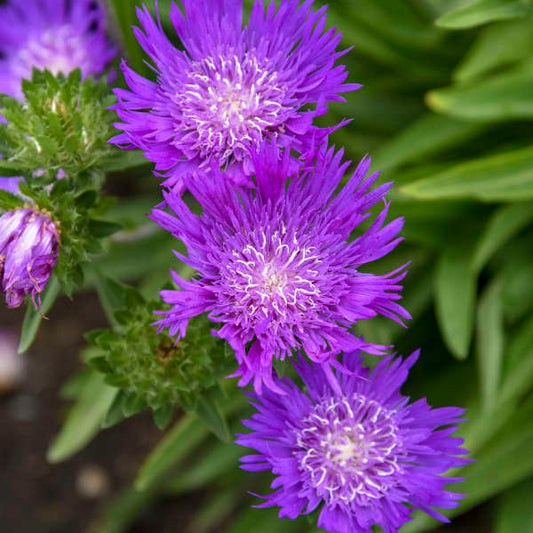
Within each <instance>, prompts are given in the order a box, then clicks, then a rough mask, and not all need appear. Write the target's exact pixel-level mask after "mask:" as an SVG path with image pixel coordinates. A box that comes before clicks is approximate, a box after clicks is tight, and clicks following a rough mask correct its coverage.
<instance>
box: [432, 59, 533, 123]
mask: <svg viewBox="0 0 533 533" xmlns="http://www.w3.org/2000/svg"><path fill="white" fill-rule="evenodd" d="M532 84H533V70H532V69H531V68H527V69H526V68H520V69H515V70H514V71H512V72H507V73H505V74H500V75H497V76H492V77H491V78H488V79H486V80H483V81H480V82H477V83H471V84H468V85H466V86H463V85H459V86H452V87H447V88H444V89H437V90H434V91H430V92H429V93H428V94H427V95H426V103H427V105H428V106H429V107H430V108H431V109H433V111H436V112H437V113H443V114H446V115H450V116H452V117H456V118H458V119H463V120H476V121H484V122H487V121H497V120H529V119H532V118H533V99H532V98H531V85H532Z"/></svg>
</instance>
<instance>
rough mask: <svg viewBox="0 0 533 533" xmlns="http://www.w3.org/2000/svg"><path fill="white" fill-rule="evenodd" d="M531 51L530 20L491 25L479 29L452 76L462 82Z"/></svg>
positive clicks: (532, 46)
mask: <svg viewBox="0 0 533 533" xmlns="http://www.w3.org/2000/svg"><path fill="white" fill-rule="evenodd" d="M532 53H533V31H531V20H530V19H526V20H516V21H511V22H502V23H499V24H492V25H490V26H488V27H487V28H484V29H483V31H482V32H480V34H479V37H478V38H477V40H476V42H475V43H474V44H473V45H472V47H471V49H470V50H469V51H468V53H467V54H466V57H465V58H464V59H463V61H462V62H461V63H460V64H459V67H457V69H456V70H455V72H454V74H453V77H454V79H455V80H457V81H459V82H462V83H464V82H467V81H470V80H473V79H474V78H478V77H479V76H481V75H483V74H486V73H487V72H490V71H492V70H495V69H497V68H501V67H503V66H505V65H511V64H513V63H517V62H519V61H521V60H522V59H526V58H529V57H531V54H532Z"/></svg>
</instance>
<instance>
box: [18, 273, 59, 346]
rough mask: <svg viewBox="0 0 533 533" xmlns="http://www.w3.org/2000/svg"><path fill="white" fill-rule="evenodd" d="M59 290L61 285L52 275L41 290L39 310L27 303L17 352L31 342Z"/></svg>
mask: <svg viewBox="0 0 533 533" xmlns="http://www.w3.org/2000/svg"><path fill="white" fill-rule="evenodd" d="M60 292H61V285H60V283H59V281H58V280H57V278H56V277H55V276H52V277H51V278H50V280H49V281H48V285H47V286H46V289H45V290H44V292H43V297H42V300H41V310H40V312H39V311H38V310H36V309H35V308H34V307H33V305H31V304H28V307H27V309H26V315H25V316H24V323H23V324H22V333H21V334H20V341H19V348H18V351H19V353H21V354H22V353H24V352H25V351H26V350H28V348H29V347H30V346H31V345H32V344H33V341H34V339H35V336H36V335H37V332H38V331H39V326H40V325H41V321H42V319H43V316H45V315H46V313H48V311H50V309H51V308H52V305H54V302H55V301H56V299H57V297H58V296H59V293H60Z"/></svg>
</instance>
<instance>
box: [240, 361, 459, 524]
mask: <svg viewBox="0 0 533 533" xmlns="http://www.w3.org/2000/svg"><path fill="white" fill-rule="evenodd" d="M417 358H418V352H415V353H414V354H412V355H411V356H410V357H409V358H408V359H407V360H405V361H402V360H401V359H399V358H398V359H393V357H392V356H390V357H386V358H384V359H382V360H381V361H380V362H379V364H378V366H377V367H376V368H375V370H374V371H372V372H369V370H368V369H365V368H363V366H362V364H361V362H362V357H360V356H359V355H358V354H348V355H345V356H344V364H345V366H346V367H347V368H348V369H349V370H350V371H351V372H352V373H351V374H337V376H336V377H337V378H338V380H339V389H338V390H336V388H334V387H332V386H331V383H330V381H329V380H328V379H327V377H326V376H325V374H324V372H323V371H322V369H321V368H320V367H319V366H317V365H313V366H309V365H308V364H307V363H306V362H305V361H304V360H303V359H300V363H299V364H298V365H296V368H297V370H298V373H299V375H300V376H301V378H302V380H303V383H304V385H305V387H306V392H305V393H304V392H302V390H300V388H299V387H298V386H296V385H295V384H294V383H293V382H292V381H291V380H289V379H283V380H282V381H280V382H279V384H278V386H279V387H280V388H282V389H283V391H284V392H286V395H284V396H283V395H279V394H273V393H272V392H270V391H267V392H265V393H264V394H263V395H262V396H260V397H258V396H255V395H253V394H250V396H251V398H252V402H251V403H252V405H253V406H254V407H255V408H256V409H257V411H258V412H257V413H256V414H254V415H253V416H252V418H251V420H245V421H243V423H244V424H245V426H247V427H248V428H250V429H251V430H252V433H249V434H246V435H239V436H238V439H237V441H236V442H237V443H238V444H240V445H241V446H245V447H247V448H252V449H254V450H257V451H258V452H259V454H254V455H248V456H245V457H243V458H242V459H241V461H242V463H243V465H242V468H243V469H244V470H249V471H251V472H256V471H264V470H271V471H272V473H273V474H275V475H276V476H277V477H276V479H275V480H274V482H273V483H272V488H273V489H276V490H275V492H273V493H272V494H269V495H267V496H264V497H263V498H264V499H265V502H263V503H262V504H260V505H258V507H274V506H279V507H280V508H281V509H280V513H279V515H280V517H281V518H283V517H289V518H291V519H295V518H297V517H298V516H299V515H301V514H308V513H310V512H312V511H314V510H315V509H317V507H319V506H320V505H321V504H322V508H321V511H320V515H319V518H318V527H319V528H323V529H325V530H326V531H332V532H337V533H371V531H372V526H373V525H379V526H381V527H382V528H383V530H384V531H385V532H386V533H394V532H397V531H398V530H399V528H400V527H401V526H402V525H403V524H404V523H405V522H407V521H409V520H410V519H411V518H410V515H411V513H412V511H413V510H414V509H421V510H423V511H424V512H426V513H428V514H429V515H431V516H432V517H434V518H436V519H438V520H441V521H445V522H447V521H448V520H447V519H446V518H445V517H444V516H443V515H442V514H440V513H439V512H437V511H435V510H434V509H433V508H434V507H436V508H442V509H451V508H455V507H457V506H458V505H459V503H458V502H457V501H456V500H458V499H460V498H461V497H462V496H463V495H461V494H457V493H453V492H448V491H446V490H444V487H445V485H446V484H447V483H454V482H457V481H461V479H460V478H452V477H444V476H442V475H441V474H443V473H445V472H446V471H448V470H449V469H450V468H454V467H458V466H462V465H464V464H466V463H468V462H469V460H468V459H464V458H460V457H457V456H461V455H464V454H466V453H468V452H467V450H464V449H463V448H461V447H460V446H461V445H462V443H463V441H462V439H459V438H453V437H451V434H452V433H454V431H455V430H456V429H457V424H458V423H459V422H461V421H462V420H461V419H460V417H461V416H462V415H463V413H464V410H462V409H459V408H456V407H447V408H440V409H431V407H430V406H429V405H428V404H427V402H426V400H418V401H415V402H414V403H411V404H409V403H408V402H409V398H408V397H405V396H403V395H402V394H401V393H400V388H401V386H402V385H403V383H404V382H405V380H406V379H407V376H408V371H409V369H410V368H411V366H412V365H413V364H414V363H415V361H416V360H417ZM340 390H342V392H340Z"/></svg>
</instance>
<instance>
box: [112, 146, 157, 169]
mask: <svg viewBox="0 0 533 533" xmlns="http://www.w3.org/2000/svg"><path fill="white" fill-rule="evenodd" d="M151 164H152V163H151V162H150V161H148V159H146V158H145V157H144V155H143V153H142V152H141V150H118V149H117V150H116V151H115V152H113V153H112V154H111V155H109V156H108V157H107V158H105V159H104V160H103V161H102V168H103V170H104V171H105V172H121V171H124V170H131V169H133V168H138V167H143V166H150V165H151Z"/></svg>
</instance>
